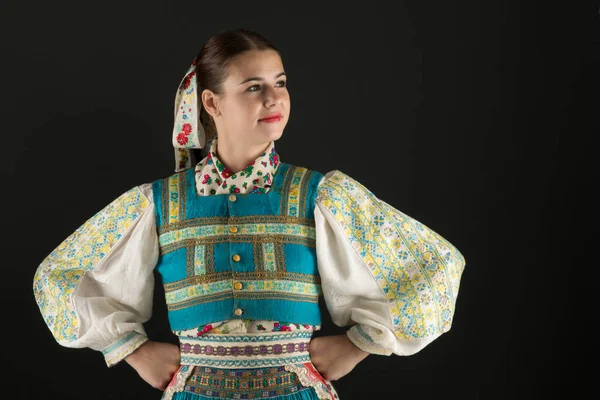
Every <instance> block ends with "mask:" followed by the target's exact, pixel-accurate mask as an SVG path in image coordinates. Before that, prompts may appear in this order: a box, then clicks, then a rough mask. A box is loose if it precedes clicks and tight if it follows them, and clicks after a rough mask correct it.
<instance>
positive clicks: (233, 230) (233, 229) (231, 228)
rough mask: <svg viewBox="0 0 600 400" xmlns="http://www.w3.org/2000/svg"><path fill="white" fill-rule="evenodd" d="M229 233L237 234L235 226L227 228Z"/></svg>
mask: <svg viewBox="0 0 600 400" xmlns="http://www.w3.org/2000/svg"><path fill="white" fill-rule="evenodd" d="M229 232H231V233H236V232H237V226H230V227H229Z"/></svg>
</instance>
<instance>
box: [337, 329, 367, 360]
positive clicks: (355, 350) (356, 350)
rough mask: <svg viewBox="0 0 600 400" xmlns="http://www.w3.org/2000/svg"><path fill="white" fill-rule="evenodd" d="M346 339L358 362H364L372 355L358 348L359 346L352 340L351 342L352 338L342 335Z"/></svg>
mask: <svg viewBox="0 0 600 400" xmlns="http://www.w3.org/2000/svg"><path fill="white" fill-rule="evenodd" d="M342 336H344V337H345V339H346V342H348V343H349V345H348V347H349V348H350V349H351V352H352V355H353V357H354V358H356V359H358V361H362V360H364V359H365V358H367V356H368V355H369V354H371V353H369V352H367V351H364V350H363V349H361V348H360V347H358V346H357V345H355V344H354V343H353V342H352V340H350V338H349V337H348V335H345V334H344V335H342Z"/></svg>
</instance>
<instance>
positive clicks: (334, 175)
mask: <svg viewBox="0 0 600 400" xmlns="http://www.w3.org/2000/svg"><path fill="white" fill-rule="evenodd" d="M315 229H316V246H317V260H318V267H319V274H320V276H321V284H322V289H323V295H324V298H325V302H326V305H327V309H328V311H329V313H330V315H331V318H332V321H333V322H334V323H335V324H336V325H338V326H346V325H352V326H351V328H350V329H349V330H348V331H347V332H346V335H347V338H348V339H349V341H350V342H352V343H353V344H354V346H355V347H356V348H358V349H360V350H362V351H363V352H366V353H371V354H380V355H391V354H397V355H411V354H414V353H416V352H418V351H420V350H421V349H423V348H424V347H425V346H427V345H428V344H429V343H431V342H432V341H433V340H435V339H436V338H437V337H439V336H440V335H441V334H443V333H444V332H447V331H448V330H449V329H450V326H451V324H452V317H453V314H454V307H455V304H456V298H457V295H458V288H459V283H460V278H461V275H462V272H463V270H464V267H465V259H464V257H463V256H462V254H461V253H460V252H459V251H458V250H457V249H456V248H455V247H454V246H453V245H452V244H451V243H449V242H448V241H447V240H445V239H444V238H443V237H441V236H440V235H438V234H437V233H435V232H434V231H432V230H431V229H429V228H428V227H427V226H425V225H423V224H422V223H420V222H418V221H416V220H415V219H413V218H411V217H409V216H407V215H405V214H403V213H402V212H400V211H399V210H397V209H395V208H393V207H392V206H390V205H389V204H387V203H386V202H384V201H382V200H380V199H378V198H377V197H376V196H375V195H374V194H373V193H371V192H370V191H369V190H368V189H367V188H365V187H364V186H363V185H361V184H360V183H359V182H357V181H356V180H354V179H352V178H351V177H349V176H348V175H346V174H344V173H342V172H340V171H331V172H329V173H328V174H327V175H325V177H324V178H323V179H322V180H321V182H320V184H319V186H318V190H317V198H316V204H315ZM319 339H323V338H317V339H315V341H316V345H315V347H316V348H317V347H319V346H317V345H318V344H319V343H318V341H319ZM338 340H340V339H338ZM329 347H330V348H332V349H335V348H342V347H343V346H329ZM359 354H360V353H359ZM327 357H328V358H330V359H335V358H336V356H335V355H334V354H329V355H328V356H327ZM363 358H364V357H362V358H360V357H359V358H355V359H358V361H357V362H359V361H360V360H362V359H363ZM315 365H316V364H315ZM352 367H353V366H352ZM341 369H342V370H346V369H348V368H347V367H346V368H341ZM351 369H352V368H350V370H351Z"/></svg>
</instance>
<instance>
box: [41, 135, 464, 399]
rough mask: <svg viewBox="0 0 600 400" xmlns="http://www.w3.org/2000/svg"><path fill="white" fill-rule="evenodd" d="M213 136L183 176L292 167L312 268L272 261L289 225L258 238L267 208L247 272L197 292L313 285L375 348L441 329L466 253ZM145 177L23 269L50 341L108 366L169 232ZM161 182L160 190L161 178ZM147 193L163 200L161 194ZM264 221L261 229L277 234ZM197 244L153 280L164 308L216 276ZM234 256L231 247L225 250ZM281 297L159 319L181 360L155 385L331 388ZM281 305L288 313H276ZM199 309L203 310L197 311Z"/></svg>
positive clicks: (201, 182) (231, 394)
mask: <svg viewBox="0 0 600 400" xmlns="http://www.w3.org/2000/svg"><path fill="white" fill-rule="evenodd" d="M217 149H218V140H217V139H214V140H213V141H212V142H211V143H210V148H209V151H208V155H207V156H206V157H205V158H204V159H203V160H201V161H200V162H199V163H198V164H197V165H195V166H194V167H193V169H191V170H188V171H186V176H193V179H192V180H193V182H189V183H188V184H191V185H192V186H191V187H192V188H193V190H194V191H195V194H196V195H197V196H219V195H228V196H230V197H229V199H230V200H232V201H235V199H236V196H243V195H248V196H253V195H259V196H260V195H266V194H268V193H269V191H271V190H272V188H273V187H274V185H275V184H276V182H283V181H284V179H283V177H282V176H283V175H282V174H287V175H290V174H291V173H290V171H291V170H293V171H295V172H294V173H295V175H294V176H298V177H299V178H298V184H297V185H296V186H293V185H294V182H293V181H294V179H295V178H293V177H292V178H290V179H287V178H286V179H285V181H286V182H287V181H288V180H289V181H290V185H291V186H289V187H290V188H291V189H290V190H288V192H286V193H288V197H289V199H291V200H288V202H287V203H286V205H287V207H288V208H289V210H294V208H293V207H294V204H300V207H302V204H305V205H304V207H305V208H309V207H310V209H309V210H308V209H307V210H305V211H307V214H306V215H309V216H310V218H307V219H306V221H308V222H306V221H305V222H306V224H307V226H306V227H305V228H302V229H301V230H302V232H303V235H304V236H303V237H302V238H301V239H298V240H301V241H302V243H304V245H305V246H306V247H307V248H309V249H310V250H311V251H312V253H310V254H313V255H314V256H313V258H314V263H315V265H316V267H317V268H316V269H315V274H314V276H312V275H310V274H308V275H307V274H302V273H293V272H290V271H291V270H292V267H293V266H290V268H288V270H286V271H285V272H282V270H283V269H285V268H286V266H285V264H286V262H287V263H292V262H293V259H292V257H291V256H290V255H289V254H288V253H289V252H288V253H285V252H284V251H283V250H282V249H284V247H285V246H286V244H285V243H287V242H285V241H286V240H288V239H289V237H290V235H291V234H289V232H288V234H285V233H282V234H281V235H280V236H281V238H283V239H281V240H282V241H280V242H277V239H274V240H275V242H273V243H275V244H274V245H272V243H271V242H265V241H262V242H261V231H260V229H265V226H266V227H267V230H268V229H269V223H268V221H267V223H265V224H261V225H260V226H259V228H258V229H259V230H258V233H257V232H254V233H255V236H256V237H257V238H255V239H253V240H254V242H253V244H252V247H251V249H252V250H251V251H252V252H253V253H252V254H254V256H253V258H254V260H253V265H255V267H254V268H256V271H253V272H248V273H249V274H251V275H248V276H252V277H253V278H252V279H248V280H239V281H238V282H234V280H231V279H224V280H223V279H222V278H219V279H222V280H221V281H219V282H220V283H219V285H220V286H219V289H218V290H219V291H220V292H219V293H220V294H218V295H217V294H214V293H213V294H211V293H208V294H207V293H205V292H203V296H204V297H202V298H203V299H209V300H206V301H213V300H214V299H216V297H219V296H221V297H220V298H225V297H226V296H229V298H235V296H236V294H235V293H233V294H231V293H232V292H236V290H237V291H238V293H242V292H244V291H246V293H247V294H248V296H254V297H252V298H257V299H258V298H260V299H267V300H265V301H266V303H260V304H263V305H264V304H266V306H263V307H262V308H269V307H270V306H269V305H270V304H271V303H269V301H271V300H273V299H284V300H285V301H287V303H285V304H288V303H289V304H295V303H294V302H305V303H307V304H308V303H316V302H317V301H318V299H319V298H320V297H321V296H323V297H324V300H325V304H326V307H327V311H328V313H329V315H330V317H331V319H332V321H333V322H334V323H335V324H336V325H338V326H348V327H349V329H348V330H347V331H346V334H347V336H348V338H349V340H350V341H351V342H352V343H354V345H356V346H357V347H358V348H360V349H362V350H364V351H366V352H369V353H372V354H379V355H388V356H389V355H392V354H394V355H411V354H414V353H416V352H418V351H419V350H421V349H423V348H424V347H425V346H427V345H428V344H429V343H431V342H432V341H433V340H435V339H436V338H438V337H439V336H440V335H442V334H443V333H444V332H447V331H448V330H449V329H450V327H451V324H452V317H453V314H454V307H455V304H456V299H457V296H458V290H459V285H460V278H461V275H462V272H463V270H464V267H465V259H464V257H463V256H462V254H461V253H460V252H459V251H458V250H457V249H456V248H455V247H454V246H453V245H452V244H451V243H450V242H448V241H447V240H445V239H444V238H443V237H441V236H440V235H439V234H437V233H436V232H434V231H433V230H431V229H430V228H428V227H427V226H425V225H424V224H422V223H420V222H419V221H416V220H415V219H413V218H411V217H409V216H407V215H406V214H404V213H402V212H401V211H399V210H397V209H395V208H394V207H392V206H391V205H389V204H387V203H386V202H384V201H383V200H381V199H379V198H377V197H376V196H375V195H374V194H373V193H372V192H371V191H369V190H368V189H367V188H366V187H364V186H363V185H362V184H361V183H359V182H357V181H356V180H354V179H353V178H351V177H350V176H348V175H346V174H345V173H343V172H341V171H339V170H334V171H330V172H328V173H326V174H320V173H318V172H316V171H310V170H308V169H306V168H303V167H298V166H291V165H289V164H285V163H282V162H281V160H280V159H279V155H278V154H277V152H276V151H275V143H274V142H271V143H270V144H269V145H268V147H267V148H266V150H265V151H264V153H263V154H261V155H260V156H259V157H258V158H257V159H256V160H254V161H253V162H252V163H250V164H249V165H248V166H246V167H245V168H244V169H243V170H242V171H238V172H235V173H234V172H233V171H230V170H229V169H228V168H227V167H225V165H224V164H223V163H222V162H221V161H220V160H219V158H218V151H217ZM287 175H286V176H287ZM290 176H291V175H290ZM308 176H311V177H312V178H311V179H312V182H313V186H314V189H315V190H314V193H313V197H312V201H308V202H305V203H303V202H302V199H300V200H298V199H296V198H295V197H294V196H296V197H297V193H296V192H297V191H300V192H301V189H302V187H304V186H306V185H304V186H303V184H302V182H304V181H306V182H308V180H309V178H306V177H308ZM278 178H279V180H277V179H278ZM305 178H306V179H305ZM303 179H304V181H303ZM161 181H163V182H166V183H165V185H163V186H166V185H168V184H171V183H169V182H173V180H170V181H169V180H168V178H167V179H163V180H161ZM156 182H158V181H156ZM156 182H152V183H145V184H142V185H139V186H136V187H133V188H132V189H131V190H129V191H127V192H125V193H123V194H122V195H120V196H119V197H118V198H116V199H115V200H114V201H112V202H111V203H110V204H109V205H107V206H106V207H105V208H104V209H102V210H100V211H99V212H98V213H97V214H96V215H94V216H93V217H91V218H90V219H89V220H87V221H86V222H85V223H84V224H83V225H82V226H81V227H79V228H78V229H77V230H76V231H75V232H74V233H73V234H71V235H70V236H69V237H68V238H66V239H65V240H64V242H63V243H61V244H60V245H59V246H58V247H57V248H56V249H55V250H54V251H52V252H51V253H50V254H49V255H48V256H47V257H46V258H45V259H44V260H43V262H42V263H41V264H40V265H39V267H38V269H37V271H36V274H35V277H34V295H35V299H36V301H37V304H38V306H39V309H40V311H41V314H42V316H43V318H44V321H45V323H46V325H47V326H48V328H49V330H50V332H51V333H52V335H53V336H54V338H55V339H56V340H57V342H58V343H59V344H60V345H62V346H66V347H72V348H91V349H94V350H98V351H101V352H102V354H103V355H104V358H105V361H106V364H107V365H108V366H109V367H110V366H114V365H116V364H117V363H119V362H120V361H122V360H123V359H124V358H125V357H127V356H128V355H129V354H131V353H132V352H134V351H135V350H136V349H137V348H138V347H139V346H141V345H142V344H143V343H145V342H146V341H147V340H148V337H147V336H146V332H145V330H144V326H143V324H144V323H145V322H147V321H148V320H149V319H150V318H151V314H152V299H153V288H154V271H155V268H156V267H157V264H159V260H161V257H164V256H165V254H166V253H167V250H166V249H167V247H168V245H169V244H166V242H165V240H166V239H164V235H166V233H161V227H160V226H159V225H160V224H159V221H157V218H159V216H160V215H161V214H160V212H159V210H157V207H158V206H157V204H156V203H157V200H156V199H157V197H156V196H157V194H156V191H157V189H156V188H157V183H156ZM307 185H308V184H307ZM275 186H277V185H275ZM279 186H281V185H279ZM294 188H299V189H298V190H296V189H294ZM162 190H164V191H166V192H165V193H167V192H168V190H169V188H166V189H162ZM277 190H281V189H279V188H278V189H277ZM294 199H296V200H298V201H297V203H294ZM162 202H163V203H164V202H165V201H164V200H163V201H162ZM160 207H161V209H162V210H163V211H164V210H167V209H168V207H170V206H167V205H165V204H161V205H160ZM165 207H166V208H165ZM172 211H173V210H167V211H165V213H166V214H168V213H169V212H172ZM165 218H166V219H168V218H169V215H166V217H165ZM275 225H276V224H272V226H271V228H273V227H274V226H275ZM216 229H219V228H218V226H217V228H216ZM244 229H246V228H244ZM248 229H250V228H248ZM273 229H275V228H273ZM288 230H289V228H288ZM273 232H274V231H268V232H266V231H265V233H264V235H267V234H268V235H271V237H273V238H277V237H279V236H277V232H276V233H273ZM188 234H189V231H188ZM161 235H163V236H161ZM223 235H225V236H227V235H229V233H227V232H225V233H224V234H223ZM286 235H287V236H286ZM227 237H228V236H227ZM286 238H287V239H286ZM163 239H164V240H163ZM188 240H189V238H188ZM289 240H291V242H293V240H292V239H289ZM291 242H290V243H291ZM198 248H199V247H195V249H196V250H195V253H194V252H191V258H190V256H189V254H190V252H188V253H186V254H188V259H187V261H186V263H187V264H186V267H185V268H187V269H188V271H192V272H193V274H195V277H194V279H196V280H195V281H194V282H195V283H194V285H195V286H193V285H192V286H193V289H194V290H195V291H194V290H191V289H190V288H192V286H190V284H188V285H187V286H185V288H186V289H185V290H184V292H183V293H182V291H181V288H183V287H184V286H182V285H183V284H182V283H181V282H183V281H186V279H188V278H189V277H187V278H186V277H184V278H183V279H180V280H176V281H173V282H169V283H164V282H163V283H164V284H165V293H166V296H167V298H166V301H167V304H168V305H169V306H170V307H172V309H173V313H174V314H175V312H176V311H180V310H181V308H182V307H183V306H176V304H175V303H176V302H177V301H179V303H177V304H184V303H185V304H196V305H198V303H199V300H198V295H197V293H199V292H198V291H199V290H201V289H202V288H204V289H202V290H204V291H206V290H213V291H214V290H217V289H214V287H216V286H214V287H213V286H210V285H209V283H210V279H208V278H207V277H209V276H211V275H210V274H211V271H213V272H212V273H213V274H216V275H214V276H217V275H218V274H217V273H216V272H214V268H217V269H218V268H219V266H218V265H217V264H218V262H217V261H218V258H217V257H216V255H215V254H213V253H211V251H213V250H210V249H209V250H210V251H209V250H206V251H205V250H203V251H202V253H201V254H200V253H199V252H198V250H197V249H198ZM207 248H208V247H202V249H207ZM205 253H206V254H205ZM286 254H287V255H286ZM307 254H308V253H307ZM194 257H195V258H194ZM286 257H288V258H287V259H286ZM288 259H289V260H288ZM216 260H217V261H216ZM290 260H291V261H290ZM309 260H310V257H309ZM205 261H206V262H205ZM243 261H244V260H240V257H239V255H237V254H235V255H234V256H233V261H232V263H235V262H238V263H240V262H243ZM215 262H216V264H215ZM211 263H213V264H211ZM211 265H212V266H211ZM210 268H213V270H210ZM259 270H260V271H262V272H260V273H259V272H257V271H259ZM223 273H225V272H223ZM252 274H253V275H252ZM261 274H262V275H261ZM269 274H271V275H269ZM309 275H310V276H309ZM163 276H166V275H163ZM228 276H229V278H231V275H228ZM190 290H191V291H190ZM192 292H193V293H196V294H192V295H190V293H192ZM215 293H216V292H215ZM177 296H180V297H177ZM181 296H183V297H185V301H183V300H181ZM190 296H191V297H190ZM194 296H196V298H193V297H194ZM207 296H208V297H207ZM211 296H212V297H211ZM215 296H216V297H215ZM223 296H225V297H223ZM249 298H250V297H249ZM211 299H212V300H211ZM202 301H204V300H202ZM186 302H187V303H186ZM273 302H275V300H273ZM273 304H275V303H273ZM277 304H279V303H277ZM281 304H284V303H281ZM309 305H310V304H309ZM285 307H286V306H282V307H280V308H279V309H278V308H277V307H275V306H274V308H272V310H270V311H269V312H267V311H266V310H262V311H264V312H265V313H264V314H261V312H262V311H261V312H255V313H250V314H251V315H269V316H272V318H268V319H267V318H265V319H256V318H249V317H247V316H246V314H245V313H244V310H242V309H241V308H235V309H232V313H233V314H231V315H232V317H231V318H222V319H220V318H216V317H215V318H216V319H210V320H209V322H208V323H202V324H199V325H198V326H183V325H181V324H179V323H178V324H175V323H174V322H173V321H174V319H173V320H170V322H173V323H172V325H171V328H172V331H173V333H174V334H175V335H177V337H178V338H179V341H180V350H181V356H182V362H181V366H180V368H179V370H178V371H177V373H176V374H175V375H174V376H173V379H172V381H171V383H170V384H169V386H168V388H167V390H166V391H165V392H164V394H163V397H162V398H163V399H171V398H173V399H186V400H194V399H225V398H248V399H262V398H269V399H288V400H294V399H337V398H338V396H337V393H336V392H335V389H334V387H333V385H332V384H331V382H329V381H327V380H326V379H324V378H323V377H322V376H321V375H320V374H319V372H318V371H317V370H316V368H315V367H314V365H313V364H312V363H311V362H310V358H309V354H308V342H309V341H310V337H311V336H312V333H313V332H314V331H317V330H319V329H320V317H319V315H316V311H314V308H310V307H308V306H307V308H304V309H302V310H308V311H301V312H300V311H298V312H296V311H295V312H292V313H289V312H288V313H286V312H285V310H284V309H283V308H285ZM192 310H193V309H192ZM273 310H275V311H273ZM311 310H312V311H311ZM170 312H171V309H170ZM278 312H279V314H278ZM302 313H305V314H306V313H308V314H311V315H305V314H302ZM219 315H221V316H222V315H225V314H219ZM283 315H287V316H291V317H290V318H293V319H298V320H289V319H281V317H282V316H283ZM300 315H302V317H300ZM295 316H298V317H297V318H296V317H295ZM275 317H279V318H275ZM207 318H210V316H203V321H204V320H206V319H207ZM300 319H302V321H300ZM192 320H193V319H192ZM307 322H310V323H307ZM175 325H177V326H175ZM182 327H183V328H185V329H182ZM271 341H272V342H271ZM267 353H268V354H267ZM219 357H220V358H219ZM253 360H256V361H257V362H256V363H253Z"/></svg>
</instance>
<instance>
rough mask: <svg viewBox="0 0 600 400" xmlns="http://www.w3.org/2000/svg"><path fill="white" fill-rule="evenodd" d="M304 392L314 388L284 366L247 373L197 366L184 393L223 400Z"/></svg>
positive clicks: (258, 369)
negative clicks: (306, 384) (307, 385)
mask: <svg viewBox="0 0 600 400" xmlns="http://www.w3.org/2000/svg"><path fill="white" fill-rule="evenodd" d="M303 391H312V389H311V388H310V387H304V386H303V385H302V384H301V383H300V380H299V379H298V377H297V375H296V374H294V373H292V372H289V371H286V370H285V368H284V367H282V366H277V367H266V368H253V369H247V370H237V369H219V368H210V367H194V371H193V373H192V375H191V376H190V377H189V379H188V380H187V383H186V385H185V389H184V393H190V394H195V395H201V396H206V397H207V398H208V397H210V398H221V399H269V398H274V397H278V396H287V395H291V394H296V393H300V392H303ZM307 397H310V396H307Z"/></svg>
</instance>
